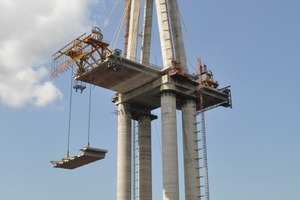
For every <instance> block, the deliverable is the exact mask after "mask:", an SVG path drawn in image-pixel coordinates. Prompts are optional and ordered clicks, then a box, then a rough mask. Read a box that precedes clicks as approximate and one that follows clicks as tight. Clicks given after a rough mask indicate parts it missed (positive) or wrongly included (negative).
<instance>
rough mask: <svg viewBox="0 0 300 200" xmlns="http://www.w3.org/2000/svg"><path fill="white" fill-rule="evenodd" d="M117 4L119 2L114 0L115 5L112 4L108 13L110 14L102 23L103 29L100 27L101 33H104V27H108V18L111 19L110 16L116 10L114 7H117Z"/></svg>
mask: <svg viewBox="0 0 300 200" xmlns="http://www.w3.org/2000/svg"><path fill="white" fill-rule="evenodd" d="M118 2H119V0H116V1H115V4H114V6H113V8H112V10H111V11H110V13H109V15H108V17H107V19H106V20H105V21H104V24H103V27H102V29H101V30H102V33H103V32H104V29H105V28H106V26H107V25H108V23H109V21H110V18H111V16H112V14H113V13H114V11H115V9H116V7H117V4H118Z"/></svg>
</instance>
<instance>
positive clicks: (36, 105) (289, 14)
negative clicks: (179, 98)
mask: <svg viewBox="0 0 300 200" xmlns="http://www.w3.org/2000/svg"><path fill="white" fill-rule="evenodd" d="M113 3H114V2H113V1H112V0H109V1H100V0H98V1H97V0H86V1H77V0H75V1H70V0H67V1H65V0H64V1H59V0H56V1H48V0H47V1H43V2H42V3H36V2H35V1H31V0H26V1H23V2H22V3H20V2H17V1H16V0H12V1H9V2H4V1H1V2H0V22H1V24H2V30H1V33H0V50H1V51H0V52H1V53H0V58H1V59H0V127H1V129H0V130H1V133H0V150H1V165H0V180H1V182H0V188H1V193H0V198H1V199H6V200H19V199H22V200H38V199H43V200H50V199H51V200H52V199H73V200H79V199H83V198H91V199H116V167H117V166H116V164H117V163H116V157H117V154H116V149H117V116H116V115H115V114H114V111H115V110H116V106H115V105H114V104H113V103H111V102H110V99H111V97H112V96H113V92H111V91H108V90H105V89H101V88H96V87H95V88H92V108H93V111H92V114H91V145H92V146H95V147H99V148H104V149H107V150H108V154H107V157H106V158H105V160H102V161H99V162H96V163H93V164H90V165H87V166H85V167H82V168H78V169H76V170H72V171H68V170H61V169H53V168H51V165H50V163H49V161H50V160H54V159H59V158H60V157H62V156H63V155H65V152H66V147H67V130H68V107H69V90H70V74H69V73H65V74H63V75H62V76H60V77H59V78H58V79H55V80H51V79H49V78H48V74H49V70H50V63H51V55H52V54H53V53H55V51H57V50H58V49H60V48H61V47H63V46H64V45H65V44H67V43H69V42H70V41H71V40H73V39H74V38H75V37H77V36H79V35H81V34H82V33H83V32H86V31H89V28H90V27H92V26H94V25H95V24H100V25H99V26H100V27H101V26H102V25H103V23H104V20H105V19H106V18H107V16H108V14H109V12H110V9H111V8H112V6H113ZM122 3H123V2H121V3H120V4H119V5H118V9H117V13H116V14H115V16H114V17H113V18H112V19H111V21H110V22H109V25H108V27H107V28H106V30H105V32H104V37H105V38H106V39H108V40H111V39H112V37H113V33H114V32H113V31H114V29H115V25H116V24H117V22H118V20H119V19H118V18H119V17H120V15H121V13H120V12H121V11H120V10H121V7H122V6H123V5H122ZM179 4H180V10H181V15H182V17H183V20H184V22H185V25H186V27H187V31H185V30H184V35H185V36H187V35H190V38H191V41H192V43H193V46H195V47H196V48H197V50H196V51H197V52H196V55H194V54H195V53H194V52H193V51H192V45H191V44H190V42H189V41H188V40H187V39H186V51H187V55H188V57H189V60H190V61H191V62H192V63H194V65H196V59H197V56H200V57H201V59H202V61H203V62H204V63H205V64H207V66H208V67H209V68H210V69H211V70H212V71H213V72H214V78H215V79H216V80H218V81H219V83H220V85H221V86H227V85H231V89H232V98H233V109H226V108H217V109H214V110H211V111H209V112H207V113H206V131H207V145H208V164H209V178H210V194H211V199H221V200H241V199H243V200H250V199H251V200H253V199H255V200H281V199H289V200H298V199H299V197H300V191H299V189H298V188H299V185H300V172H299V168H300V156H299V155H300V145H299V144H298V143H299V142H300V131H299V130H300V123H299V111H300V106H299V98H300V87H299V85H300V78H299V77H300V55H299V54H300V26H299V19H300V12H299V10H300V2H299V1H297V0H285V1H284V0H273V1H271V0H252V1H238V0H231V1H226V2H225V1H221V0H214V1H207V0H201V1H195V0H194V1H183V0H179ZM153 35H154V36H155V35H157V34H155V33H153ZM121 37H122V36H121ZM156 42H157V40H156ZM153 45H154V47H153V53H152V55H151V60H152V61H153V62H154V63H156V62H158V63H159V62H160V61H159V60H158V61H157V58H160V56H159V50H158V49H157V47H158V44H157V43H155V44H153ZM117 47H118V48H120V49H122V48H123V46H122V42H119V43H118V46H117ZM190 70H191V73H192V72H193V71H192V70H193V68H192V67H190ZM153 113H154V114H156V115H158V116H160V113H159V110H155V111H153ZM87 118H88V90H86V91H85V92H84V93H83V94H79V93H73V109H72V122H71V143H70V146H71V154H72V155H77V154H78V153H79V152H78V149H80V148H82V147H83V146H85V145H86V143H87V124H88V121H87ZM178 119H179V121H180V112H179V111H178ZM179 127H180V122H179ZM152 130H153V132H152V138H153V175H154V178H153V179H154V180H153V181H154V183H155V184H154V186H153V199H161V197H162V194H161V193H162V186H161V151H160V147H159V144H160V141H161V140H160V138H161V136H160V134H161V133H160V117H159V119H158V120H155V121H154V122H153V128H152ZM179 130H180V129H179ZM181 137H182V136H181V132H180V131H178V138H179V148H181V146H182V145H181ZM181 154H182V153H181V150H180V152H179V156H180V160H181V157H182V155H181ZM180 169H182V161H180ZM180 181H181V183H180V184H181V187H182V186H183V179H182V172H180ZM180 196H181V199H184V198H183V191H182V189H181V191H180Z"/></svg>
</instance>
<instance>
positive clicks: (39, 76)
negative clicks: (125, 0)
mask: <svg viewBox="0 0 300 200" xmlns="http://www.w3.org/2000/svg"><path fill="white" fill-rule="evenodd" d="M95 4H97V6H100V4H99V2H97V1H93V0H84V1H69V0H66V1H60V0H53V1H30V0H25V1H17V0H12V1H1V2H0V18H1V19H0V23H1V33H0V49H1V52H0V60H1V61H0V66H1V68H0V70H1V71H0V72H1V73H0V80H1V82H0V100H1V102H2V103H4V104H7V105H9V106H12V107H22V106H27V105H30V104H32V105H34V106H38V107H44V106H47V105H49V104H51V103H53V102H55V101H56V100H59V99H61V98H62V96H63V94H62V93H61V92H60V90H59V89H58V88H57V87H56V86H55V85H54V84H53V82H51V81H49V79H48V77H49V62H51V60H50V58H51V57H50V56H51V55H52V53H54V52H55V51H56V50H58V49H57V48H58V47H60V46H61V44H64V43H65V41H68V40H70V39H71V38H74V37H75V36H77V35H78V34H80V33H82V32H85V31H86V29H87V28H88V27H89V26H91V25H92V22H91V19H90V18H89V16H90V9H89V7H90V6H93V5H95ZM94 17H95V16H94Z"/></svg>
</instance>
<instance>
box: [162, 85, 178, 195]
mask: <svg viewBox="0 0 300 200" xmlns="http://www.w3.org/2000/svg"><path fill="white" fill-rule="evenodd" d="M161 115H162V116H161V118H162V163H163V200H178V199H179V183H178V182H179V181H178V149H177V130H176V97H175V95H174V94H173V93H171V92H168V91H165V92H163V93H162V95H161Z"/></svg>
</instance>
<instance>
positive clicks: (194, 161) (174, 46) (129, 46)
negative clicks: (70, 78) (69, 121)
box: [51, 0, 231, 200]
mask: <svg viewBox="0 0 300 200" xmlns="http://www.w3.org/2000/svg"><path fill="white" fill-rule="evenodd" d="M142 2H144V4H143V5H144V7H143V10H144V14H143V15H142V20H143V21H142V30H143V31H142V40H141V48H138V44H140V43H139V42H138V35H139V34H138V33H139V32H138V31H139V30H140V29H139V25H140V24H141V23H140V20H141V19H140V12H141V10H142V9H141V8H142ZM154 3H155V6H156V16H157V20H158V21H157V24H158V30H159V36H160V44H161V53H162V66H161V67H160V68H159V67H154V66H153V65H151V64H150V63H149V61H150V59H149V58H150V49H151V48H150V47H151V32H152V22H153V15H154V13H153V10H154V9H153V7H154ZM125 9H126V10H125V11H127V12H126V17H125V18H126V23H125V24H126V27H125V49H124V55H122V51H121V50H119V49H115V50H110V49H109V43H107V42H105V41H103V40H102V39H103V35H102V33H101V30H100V29H99V28H96V27H95V28H93V29H92V32H91V33H90V34H83V35H81V36H80V37H78V38H76V39H75V40H74V41H73V42H71V43H69V44H68V45H67V46H65V47H64V48H62V49H61V50H60V51H58V52H57V53H56V54H54V61H55V63H56V65H54V66H53V68H52V72H51V76H53V77H54V76H57V75H58V74H60V73H61V72H64V71H65V70H66V69H67V68H69V67H73V66H76V67H77V71H76V73H75V74H74V77H75V79H76V80H77V81H82V82H86V83H90V84H93V85H96V86H99V87H102V88H106V89H109V90H111V91H114V92H115V96H114V97H113V102H114V103H115V104H116V105H117V106H118V159H117V200H131V199H132V167H133V163H132V160H133V159H132V151H133V150H132V149H133V148H132V127H131V126H132V125H131V124H132V123H131V121H132V120H135V121H136V122H138V191H139V193H138V198H139V199H140V200H151V199H152V185H153V183H152V168H151V166H152V155H151V148H152V144H151V121H152V120H155V119H157V118H158V117H157V116H155V115H153V114H151V111H152V110H154V109H157V108H161V116H160V119H161V134H162V135H161V138H162V141H161V142H162V174H163V177H162V181H163V188H162V191H163V200H179V188H180V185H179V178H178V177H179V175H178V174H179V172H178V148H177V138H178V135H177V124H176V122H177V119H176V118H177V115H176V111H177V110H181V112H182V138H183V152H182V153H183V159H184V161H183V163H184V180H185V181H184V188H185V199H186V200H200V199H201V197H202V196H205V195H203V194H201V189H200V188H201V187H202V184H201V179H200V178H201V177H202V175H200V172H199V169H200V171H201V167H200V166H199V149H201V148H199V138H198V137H199V135H198V132H199V131H198V130H197V129H198V127H197V112H199V111H200V112H201V113H203V112H204V110H207V109H210V108H214V107H217V106H224V107H231V95H230V89H229V87H225V88H221V89H220V88H218V84H217V83H216V82H215V81H213V79H212V74H211V73H209V72H208V71H207V70H205V66H201V67H200V69H201V70H200V73H199V74H198V75H196V76H195V75H191V74H189V72H188V68H187V62H186V55H185V48H184V41H183V37H182V31H181V23H180V18H179V16H180V15H179V10H178V4H177V0H155V2H154V1H153V0H144V1H141V0H125ZM138 51H140V52H138ZM137 55H140V58H137ZM138 60H140V61H138ZM74 64H76V65H74ZM199 66H200V65H199ZM202 68H203V70H202ZM202 76H205V77H204V79H202ZM200 97H201V98H200ZM202 124H203V125H204V123H202ZM204 167H205V166H204ZM205 171H207V165H206V169H205ZM206 200H208V198H207V195H206Z"/></svg>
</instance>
